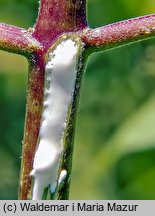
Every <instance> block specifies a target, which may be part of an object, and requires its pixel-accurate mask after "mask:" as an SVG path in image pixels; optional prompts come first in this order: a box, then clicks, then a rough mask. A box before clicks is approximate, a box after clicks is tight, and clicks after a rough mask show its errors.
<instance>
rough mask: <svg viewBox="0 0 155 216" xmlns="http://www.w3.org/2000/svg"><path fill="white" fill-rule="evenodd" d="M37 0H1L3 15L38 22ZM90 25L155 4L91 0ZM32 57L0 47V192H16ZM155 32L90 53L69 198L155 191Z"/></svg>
mask: <svg viewBox="0 0 155 216" xmlns="http://www.w3.org/2000/svg"><path fill="white" fill-rule="evenodd" d="M37 6H38V1H37V0H35V1H32V0H26V1H25V0H0V22H5V23H9V24H13V25H17V26H20V27H24V28H28V27H30V26H33V23H34V22H35V19H36V15H37ZM87 8H88V21H89V25H90V26H91V27H96V26H101V25H105V24H108V23H111V22H115V21H119V20H123V19H127V18H131V17H135V16H140V15H145V14H150V13H154V12H155V1H153V0H147V1H145V0H130V1H128V0H117V1H115V0H108V1H106V0H88V7H87ZM27 68H28V65H27V61H26V59H24V58H23V57H21V56H17V55H14V54H9V53H6V52H2V51H1V52H0V199H17V190H18V181H19V169H20V160H21V159H20V157H21V148H22V137H23V124H24V114H25V102H26V84H27ZM154 180H155V40H153V39H152V40H148V41H145V42H141V43H137V44H133V45H130V46H126V47H121V48H119V49H115V50H111V51H108V52H105V53H98V54H94V55H92V56H91V57H90V58H89V62H88V65H87V68H86V72H85V79H84V82H83V89H82V95H81V101H80V109H79V113H78V120H77V127H76V136H75V148H74V160H73V174H72V184H71V194H70V198H71V199H155V184H154Z"/></svg>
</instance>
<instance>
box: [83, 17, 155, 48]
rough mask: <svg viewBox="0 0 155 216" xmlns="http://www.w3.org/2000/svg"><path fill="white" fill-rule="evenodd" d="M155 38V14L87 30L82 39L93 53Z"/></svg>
mask: <svg viewBox="0 0 155 216" xmlns="http://www.w3.org/2000/svg"><path fill="white" fill-rule="evenodd" d="M154 36H155V14H152V15H148V16H142V17H138V18H134V19H129V20H125V21H121V22H117V23H113V24H110V25H106V26H103V27H99V28H95V29H90V28H88V29H86V30H84V31H83V33H82V34H81V39H82V40H83V42H85V43H86V44H87V46H88V47H91V48H92V52H94V51H100V50H102V51H103V50H107V49H110V48H114V47H118V46H122V45H125V44H129V43H131V42H136V41H140V40H145V39H148V38H151V37H154Z"/></svg>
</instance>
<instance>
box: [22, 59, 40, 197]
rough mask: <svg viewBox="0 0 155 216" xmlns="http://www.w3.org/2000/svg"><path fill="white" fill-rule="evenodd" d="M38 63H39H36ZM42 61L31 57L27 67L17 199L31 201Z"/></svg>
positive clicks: (38, 122) (38, 119)
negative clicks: (24, 116)
mask: <svg viewBox="0 0 155 216" xmlns="http://www.w3.org/2000/svg"><path fill="white" fill-rule="evenodd" d="M38 62H39V63H38ZM43 84H44V60H43V59H42V55H41V57H40V56H39V55H33V56H31V61H30V65H29V78H28V91H27V95H28V96H27V107H26V120H25V130H24V141H23V154H22V165H21V178H20V190H19V199H22V200H23V199H24V200H27V199H31V189H32V179H31V176H30V172H31V170H32V165H33V159H34V153H35V149H36V143H37V139H38V133H39V125H40V118H41V110H42V100H43Z"/></svg>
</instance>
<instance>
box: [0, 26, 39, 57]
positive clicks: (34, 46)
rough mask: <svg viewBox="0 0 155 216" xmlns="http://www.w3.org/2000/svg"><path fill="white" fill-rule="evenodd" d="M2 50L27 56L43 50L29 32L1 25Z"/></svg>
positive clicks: (0, 40)
mask: <svg viewBox="0 0 155 216" xmlns="http://www.w3.org/2000/svg"><path fill="white" fill-rule="evenodd" d="M0 49H1V50H4V51H9V52H12V53H18V54H23V55H27V54H29V53H33V52H36V51H37V50H39V49H41V46H40V44H39V42H37V41H36V40H35V38H33V37H32V35H31V33H30V32H29V30H25V29H22V28H18V27H15V26H11V25H7V24H4V23H0Z"/></svg>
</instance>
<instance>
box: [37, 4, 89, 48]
mask: <svg viewBox="0 0 155 216" xmlns="http://www.w3.org/2000/svg"><path fill="white" fill-rule="evenodd" d="M85 11H86V2H85V0H41V1H40V11H39V15H38V19H37V22H36V24H35V30H34V32H33V36H34V37H35V38H36V39H37V40H38V41H39V42H40V43H41V44H42V45H43V46H44V48H45V49H46V50H47V49H48V48H49V47H50V46H51V44H52V43H53V42H54V41H55V40H56V39H57V38H58V37H59V36H60V35H61V34H63V33H67V32H74V33H76V32H77V31H79V30H82V29H84V28H85V27H87V23H86V15H85V13H86V12H85Z"/></svg>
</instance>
